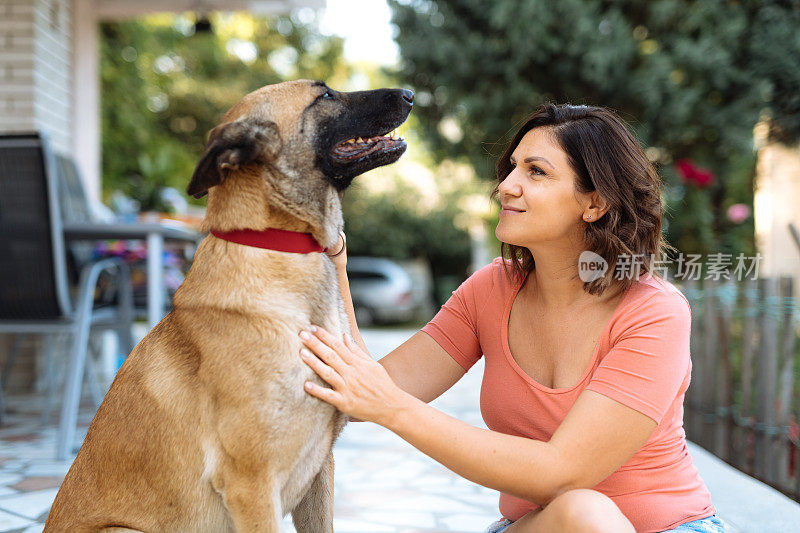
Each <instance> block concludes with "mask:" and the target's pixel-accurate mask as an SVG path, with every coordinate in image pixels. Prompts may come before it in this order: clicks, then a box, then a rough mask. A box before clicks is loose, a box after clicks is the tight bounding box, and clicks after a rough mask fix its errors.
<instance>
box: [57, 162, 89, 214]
mask: <svg viewBox="0 0 800 533" xmlns="http://www.w3.org/2000/svg"><path fill="white" fill-rule="evenodd" d="M55 159H56V167H57V170H58V172H57V175H58V192H59V195H58V200H59V203H60V207H61V219H62V220H63V221H64V222H91V221H92V213H91V209H90V208H89V198H87V196H86V190H85V189H84V188H83V181H82V180H81V175H80V172H79V171H78V167H77V165H76V164H75V160H73V159H72V158H71V157H69V156H66V155H63V154H56V156H55Z"/></svg>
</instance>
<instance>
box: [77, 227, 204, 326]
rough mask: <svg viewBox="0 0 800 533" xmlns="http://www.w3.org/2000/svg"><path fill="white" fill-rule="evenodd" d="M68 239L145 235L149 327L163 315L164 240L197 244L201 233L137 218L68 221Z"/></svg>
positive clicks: (138, 237) (100, 238)
mask: <svg viewBox="0 0 800 533" xmlns="http://www.w3.org/2000/svg"><path fill="white" fill-rule="evenodd" d="M63 230H64V239H66V240H72V241H76V240H108V239H124V240H127V239H142V240H145V241H147V322H148V325H149V327H150V328H152V327H153V326H155V325H156V324H158V322H159V321H160V320H161V319H162V318H163V317H164V291H163V287H162V282H161V276H162V271H163V267H164V260H163V257H162V250H163V246H164V241H165V240H175V241H182V242H191V243H194V244H197V243H198V241H200V239H201V238H202V237H203V235H202V234H201V233H198V232H196V231H194V230H191V229H189V228H186V227H184V226H183V225H182V224H181V225H177V224H170V223H168V222H163V221H162V222H137V223H134V224H126V223H116V224H102V223H100V224H97V223H94V222H92V223H85V222H82V223H65V224H64V226H63Z"/></svg>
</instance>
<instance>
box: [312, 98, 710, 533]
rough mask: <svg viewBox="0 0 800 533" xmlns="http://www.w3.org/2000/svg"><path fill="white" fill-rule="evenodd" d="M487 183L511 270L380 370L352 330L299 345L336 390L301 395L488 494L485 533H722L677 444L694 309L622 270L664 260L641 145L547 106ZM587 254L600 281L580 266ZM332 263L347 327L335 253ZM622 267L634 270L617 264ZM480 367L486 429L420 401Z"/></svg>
mask: <svg viewBox="0 0 800 533" xmlns="http://www.w3.org/2000/svg"><path fill="white" fill-rule="evenodd" d="M497 180H498V181H497V186H496V188H495V191H494V193H493V196H497V197H499V200H500V203H501V204H502V211H501V214H500V220H499V222H498V225H497V229H496V235H497V237H498V239H499V240H500V241H502V242H503V255H504V257H506V259H502V258H497V259H495V261H494V262H493V263H492V264H490V265H488V266H486V267H484V268H482V269H480V270H478V271H477V272H475V273H474V274H473V275H472V276H470V278H469V279H467V280H466V281H465V282H464V283H463V284H462V285H461V286H460V287H459V288H458V289H457V290H456V291H454V293H453V295H452V297H451V298H450V299H449V300H448V301H447V302H446V303H445V305H444V306H443V307H442V309H441V310H440V311H439V313H437V315H436V316H435V317H434V318H433V319H432V320H431V321H430V323H428V324H427V325H426V326H425V327H423V328H422V331H420V332H418V333H416V334H415V335H414V336H413V337H412V338H411V339H409V340H408V341H406V342H405V343H404V344H402V345H401V346H400V347H398V348H397V349H396V350H394V351H393V352H391V353H390V354H389V355H387V356H386V357H384V358H383V359H381V361H380V363H377V362H374V361H373V360H372V359H371V358H370V357H369V355H368V354H367V351H366V347H365V345H364V343H363V340H362V339H361V336H360V334H359V332H358V329H357V327H354V328H353V337H354V338H355V340H356V342H355V343H354V342H353V341H351V340H350V339H349V338H348V337H347V336H346V335H345V336H344V338H343V339H337V338H333V336H332V335H331V334H330V333H328V332H326V331H324V330H322V329H321V328H315V327H313V326H312V327H311V328H310V329H311V331H310V332H301V338H302V339H303V342H304V345H305V346H306V349H303V350H302V351H301V357H302V358H303V360H304V361H305V362H306V363H307V364H308V365H309V366H310V367H311V368H312V369H313V370H314V371H315V372H316V373H317V374H319V376H320V377H321V378H322V379H323V380H324V381H325V382H327V383H328V384H329V385H330V388H325V387H320V386H316V385H313V384H310V383H309V384H307V385H306V391H307V392H308V393H309V394H311V395H313V396H315V397H317V398H319V399H321V400H324V401H326V402H328V403H331V404H332V405H335V406H336V407H338V408H339V409H340V410H342V411H344V412H345V413H347V414H349V415H350V416H351V417H354V418H357V419H361V420H368V421H372V422H375V423H377V424H380V425H382V426H384V427H386V428H388V429H390V430H392V431H394V432H395V433H397V434H398V435H400V436H401V437H402V438H404V439H405V440H407V441H408V442H409V443H411V444H412V445H414V446H415V447H416V448H418V449H419V450H420V451H422V452H423V453H425V454H427V455H429V456H430V457H432V458H434V459H435V460H437V461H439V462H440V463H442V464H443V465H444V466H446V467H448V468H449V469H451V470H453V471H454V472H456V473H457V474H459V475H461V476H463V477H465V478H467V479H470V480H471V481H473V482H475V483H478V484H481V485H483V486H486V487H489V488H492V489H496V490H498V491H500V492H501V496H500V511H501V513H502V515H503V519H502V520H500V521H498V522H497V523H495V524H493V525H492V526H491V527H490V529H489V531H491V532H493V533H497V532H500V531H505V532H507V533H518V532H525V531H544V532H557V531H569V532H580V531H615V532H616V531H619V532H630V531H638V532H658V531H724V525H723V523H722V521H721V520H720V519H719V518H718V517H717V516H716V514H715V513H716V510H715V508H714V506H713V505H712V503H711V498H710V495H709V492H708V489H707V488H706V486H705V484H704V483H703V481H702V479H700V476H699V475H698V472H697V469H696V468H695V467H694V466H693V464H692V460H691V457H690V456H689V454H688V450H687V448H686V437H685V433H684V431H683V398H684V393H685V391H686V389H687V387H688V385H689V378H690V374H691V360H690V357H689V330H690V309H689V304H688V302H687V301H686V299H685V298H684V297H683V295H682V294H681V293H680V291H678V289H676V288H675V287H674V286H673V285H672V284H670V283H669V282H667V281H665V280H663V279H661V278H659V277H657V276H656V275H654V273H653V263H652V259H650V260H649V261H638V262H637V261H635V260H633V261H631V260H625V256H626V255H627V257H628V259H633V258H635V257H639V258H642V257H644V258H652V257H661V254H662V252H663V251H664V250H665V249H668V248H671V247H670V246H668V245H667V244H666V243H664V241H663V239H662V236H661V216H662V202H661V194H660V180H659V177H658V175H657V173H656V171H655V169H654V168H653V166H652V165H651V164H650V162H649V161H648V159H647V157H646V156H645V154H644V153H643V151H642V149H641V147H640V146H639V144H638V143H637V142H636V141H635V140H634V138H633V137H632V136H631V134H630V133H629V131H628V129H627V128H626V126H625V125H624V123H623V122H622V121H621V120H620V119H619V118H618V117H617V116H616V115H615V114H614V113H612V112H610V111H608V110H606V109H602V108H597V107H587V106H569V105H564V106H556V105H553V104H546V105H544V106H542V107H541V108H540V109H539V110H537V111H536V112H535V113H534V114H533V115H532V116H531V117H530V118H529V119H528V120H527V122H526V123H525V124H524V125H523V126H522V128H521V129H520V130H519V132H518V133H517V134H516V136H515V137H514V139H513V140H512V141H511V143H510V145H509V146H508V148H507V149H506V151H505V153H504V154H503V155H502V156H501V158H500V160H499V161H498V164H497ZM342 241H343V242H342V248H341V251H342V252H344V246H345V243H344V240H343V239H342ZM587 251H589V252H593V254H597V255H598V256H600V257H602V261H605V262H607V264H608V268H607V270H606V271H602V269H601V270H599V271H591V270H588V269H580V268H579V259H584V258H586V257H587V255H586V253H584V254H583V255H582V253H583V252H587ZM587 253H588V252H587ZM593 254H588V256H589V257H594V258H595V261H594V263H595V264H599V265H600V266H602V261H597V260H598V259H599V258H598V257H597V256H595V255H593ZM333 260H334V262H335V263H336V267H337V269H338V272H339V280H340V282H341V291H342V297H343V299H344V300H345V305H346V308H347V312H348V316H349V317H350V322H351V324H354V325H355V319H354V315H353V310H352V301H351V299H350V294H349V289H348V284H347V276H346V273H345V264H346V256H345V254H344V253H341V254H340V255H337V256H334V257H333ZM631 264H633V265H636V264H638V265H639V271H638V272H637V271H628V272H625V271H624V270H621V269H620V268H619V267H622V266H625V265H631ZM587 272H588V274H589V275H588V276H587ZM356 343H357V344H356ZM482 355H483V356H484V357H485V372H484V378H483V385H482V389H481V412H482V414H483V418H484V420H485V421H486V423H487V426H488V427H489V428H490V430H489V431H487V430H484V429H479V428H475V427H472V426H469V425H467V424H465V423H463V422H461V421H459V420H456V419H454V418H451V417H449V416H447V415H445V414H444V413H442V412H439V411H437V410H436V409H434V408H432V407H430V406H428V405H427V402H429V401H431V400H433V399H434V398H436V397H437V396H439V395H440V394H442V393H443V392H444V391H446V390H447V389H448V388H449V387H451V386H452V385H453V384H454V383H455V382H456V381H458V379H459V378H460V377H461V376H462V375H464V373H465V372H466V371H467V370H468V369H469V368H470V367H471V366H472V365H473V364H474V363H475V362H476V361H477V360H478V359H479V358H480V357H481V356H482Z"/></svg>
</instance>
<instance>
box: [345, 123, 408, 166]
mask: <svg viewBox="0 0 800 533" xmlns="http://www.w3.org/2000/svg"><path fill="white" fill-rule="evenodd" d="M405 146H406V142H405V140H403V138H402V137H400V136H398V134H397V130H392V131H391V132H389V133H385V134H383V135H376V136H375V137H369V138H367V139H362V138H361V137H354V138H352V139H348V140H346V141H342V142H340V143H339V144H337V145H336V146H334V147H333V150H331V156H332V157H333V159H334V160H335V161H336V162H337V163H352V162H354V161H358V160H361V159H364V158H367V157H369V156H373V155H377V154H384V153H389V152H392V151H394V150H397V149H400V148H405Z"/></svg>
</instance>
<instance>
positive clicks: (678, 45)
mask: <svg viewBox="0 0 800 533" xmlns="http://www.w3.org/2000/svg"><path fill="white" fill-rule="evenodd" d="M389 3H390V5H391V7H392V10H393V18H392V21H393V23H394V24H396V25H397V26H398V28H399V32H398V35H397V42H398V44H399V46H400V50H401V56H402V65H401V67H400V69H399V76H400V77H401V79H402V80H403V81H405V82H406V83H408V84H410V85H412V86H413V87H414V88H416V90H417V103H418V104H419V105H418V106H417V107H416V109H415V113H416V115H417V117H418V118H419V120H420V122H421V123H422V126H423V128H424V129H425V138H426V139H427V141H428V143H429V145H430V146H431V148H432V149H433V150H434V152H435V153H436V154H437V155H438V156H439V157H442V158H443V157H466V158H468V160H469V161H471V163H472V165H473V166H474V167H475V169H476V172H477V173H478V174H479V175H480V176H484V177H487V178H489V177H491V176H492V174H493V172H492V168H493V164H494V156H496V155H498V154H499V153H500V148H499V147H500V146H502V143H503V142H505V141H507V140H508V135H509V133H510V132H511V131H513V129H514V127H515V125H517V124H518V123H519V122H520V121H521V120H523V119H524V117H525V116H526V115H528V114H529V113H530V112H531V111H532V110H533V109H534V108H535V107H536V106H537V105H539V104H541V103H542V102H544V101H548V100H549V101H555V102H557V103H564V102H569V103H574V104H589V105H602V106H606V107H610V108H612V109H615V110H617V111H618V112H619V113H620V115H621V116H622V117H623V118H624V119H626V120H627V121H628V122H629V123H631V125H632V127H633V129H634V132H635V134H636V135H637V136H638V138H639V139H640V140H641V142H642V143H643V145H644V146H646V147H648V156H650V157H651V159H652V160H653V161H654V162H655V163H656V164H657V165H658V166H659V167H660V171H661V174H662V176H663V177H664V180H665V185H666V186H665V197H666V200H667V203H668V205H667V213H668V214H667V219H666V221H665V222H666V224H665V226H666V228H667V231H666V233H667V238H668V239H669V241H670V242H672V243H673V244H675V245H677V246H678V248H679V249H681V250H682V251H684V252H698V253H708V252H711V251H724V252H731V253H734V252H752V251H753V246H754V243H753V220H752V217H750V218H749V219H748V220H746V221H745V222H744V223H743V224H741V225H736V224H734V223H733V222H731V221H730V220H728V219H727V217H726V216H725V212H726V209H727V208H728V207H729V206H730V205H731V204H735V203H745V204H748V205H750V206H752V194H753V187H752V179H753V175H754V153H753V134H752V132H753V127H754V125H755V124H756V123H757V122H758V121H759V119H761V118H763V117H765V116H767V117H770V118H771V122H770V125H771V132H772V135H773V137H776V138H780V139H782V140H784V141H793V140H796V139H797V138H798V136H800V124H798V109H799V108H800V97H798V94H800V32H798V31H797V28H798V27H799V26H800V8H799V7H798V4H797V2H791V1H785V2H779V1H767V2H763V1H755V0H750V1H742V2H733V1H725V0H698V1H694V2H687V1H684V0H653V1H649V2H641V1H638V0H614V1H612V0H560V1H559V2H555V1H547V0H526V1H519V2H513V1H501V0H489V1H487V0H424V1H423V0H404V1H399V0H389ZM680 159H689V160H692V161H694V162H695V164H696V165H698V166H700V167H703V168H706V169H710V170H711V171H712V172H713V173H714V174H715V175H716V177H717V179H716V180H715V182H714V183H713V184H712V185H711V186H710V187H708V188H706V189H699V188H697V187H696V186H694V185H691V184H687V183H684V182H683V181H682V180H680V179H679V176H678V174H677V172H676V170H675V167H674V162H675V161H677V160H680Z"/></svg>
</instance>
